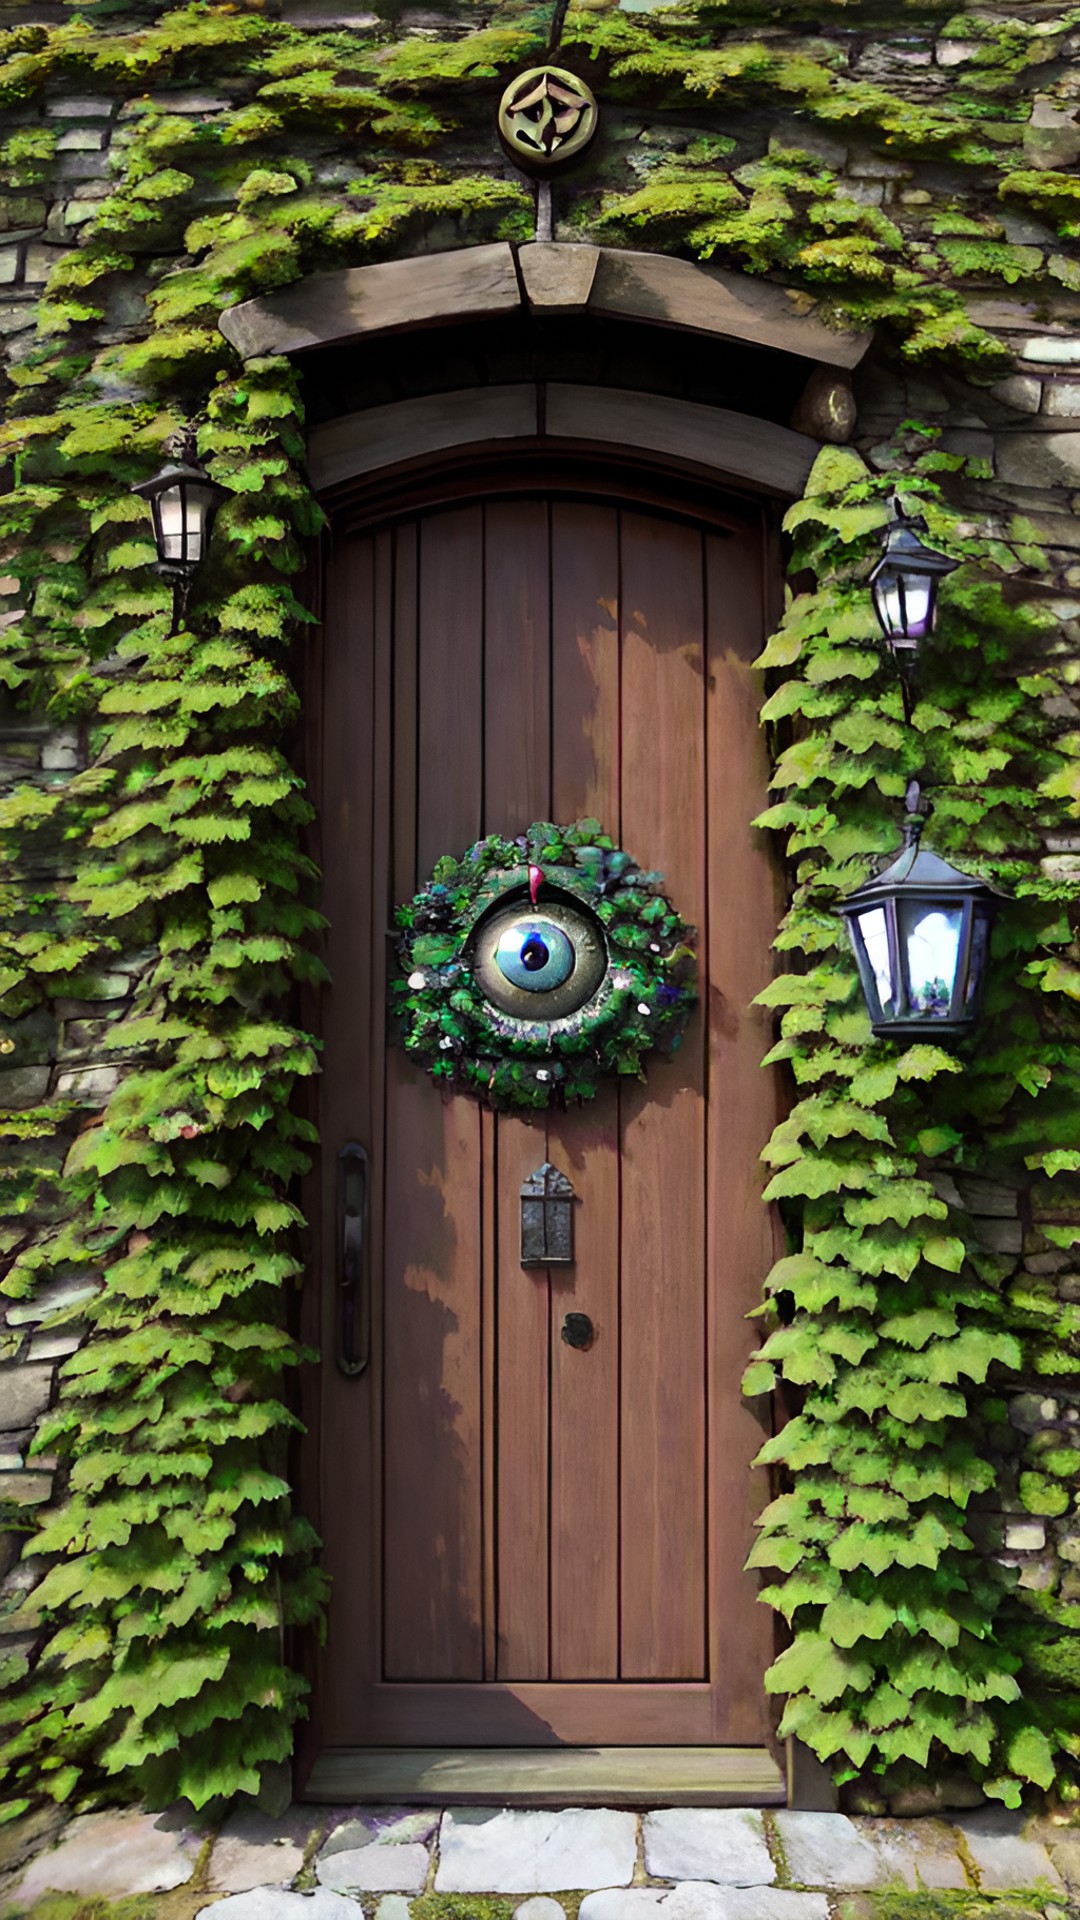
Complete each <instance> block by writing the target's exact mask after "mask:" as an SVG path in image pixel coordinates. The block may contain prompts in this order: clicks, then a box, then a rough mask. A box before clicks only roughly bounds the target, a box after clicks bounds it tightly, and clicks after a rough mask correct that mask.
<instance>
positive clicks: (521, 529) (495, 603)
mask: <svg viewBox="0 0 1080 1920" xmlns="http://www.w3.org/2000/svg"><path fill="white" fill-rule="evenodd" d="M548 539H549V536H548V508H547V505H546V503H545V502H544V501H542V500H508V501H499V502H493V503H492V504H491V505H490V506H488V508H487V509H486V515H485V538H484V775H485V777H484V832H485V833H505V834H507V835H510V836H513V835H514V834H517V833H524V831H525V828H526V827H527V826H529V825H530V824H531V822H532V821H533V820H546V819H547V817H548V808H549V806H550V804H551V648H550V630H551V608H550V594H549V545H548Z"/></svg>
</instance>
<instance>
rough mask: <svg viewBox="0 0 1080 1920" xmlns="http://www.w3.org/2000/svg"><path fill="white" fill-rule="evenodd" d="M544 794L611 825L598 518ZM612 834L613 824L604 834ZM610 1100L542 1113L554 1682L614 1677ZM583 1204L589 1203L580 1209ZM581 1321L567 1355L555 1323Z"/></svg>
mask: <svg viewBox="0 0 1080 1920" xmlns="http://www.w3.org/2000/svg"><path fill="white" fill-rule="evenodd" d="M551 575H552V629H551V632H552V796H551V806H552V813H553V815H554V817H555V818H556V819H558V820H576V819H583V818H587V817H589V816H593V817H595V818H597V819H599V820H603V821H610V822H612V823H614V822H616V821H617V820H618V818H619V754H618V725H617V721H618V711H619V632H618V604H619V529H618V521H617V516H616V515H615V514H614V513H612V512H611V511H610V509H608V508H605V507H595V506H592V505H575V506H568V505H566V504H557V505H555V506H553V508H552V548H551ZM613 830H614V827H613ZM618 1131H619V1090H618V1088H617V1087H615V1086H608V1087H605V1088H604V1089H603V1090H602V1091H601V1092H600V1093H599V1094H598V1096H597V1098H596V1099H595V1100H593V1101H592V1102H591V1103H590V1104H589V1105H588V1106H586V1107H582V1108H581V1109H580V1110H579V1111H578V1112H577V1113H567V1114H558V1113H555V1114H552V1115H551V1117H550V1119H549V1121H548V1150H549V1158H551V1159H552V1160H553V1161H554V1162H555V1164H556V1165H557V1166H560V1167H561V1168H562V1169H563V1171H564V1172H565V1173H567V1174H568V1175H569V1177H570V1180H571V1181H572V1183H573V1186H574V1190H575V1192H576V1193H577V1194H578V1195H580V1196H581V1203H580V1204H579V1205H578V1206H577V1207H576V1208H575V1215H576V1218H575V1221H574V1234H575V1251H576V1254H577V1262H576V1265H575V1266H574V1267H573V1268H572V1269H571V1270H570V1271H569V1272H564V1273H553V1274H552V1276H551V1289H552V1296H553V1307H554V1311H553V1313H552V1316H551V1393H552V1399H551V1506H552V1527H551V1577H550V1584H551V1621H552V1665H551V1676H552V1679H553V1680H602V1679H604V1678H605V1676H607V1675H610V1674H615V1673H618V1671H619V1342H618V1325H619V1258H620V1246H621V1225H620V1209H619V1179H620V1171H619V1155H618ZM586 1196H587V1202H588V1203H587V1204H586ZM571 1310H574V1311H576V1312H578V1313H587V1314H588V1315H589V1318H590V1319H591V1320H592V1322H593V1325H594V1326H595V1328H596V1330H597V1338H596V1343H595V1345H594V1346H593V1347H591V1348H590V1349H589V1351H588V1352H587V1353H577V1352H575V1351H574V1349H573V1348H572V1347H568V1346H567V1344H566V1342H565V1341H564V1340H563V1339H562V1337H561V1326H562V1321H563V1317H564V1315H565V1314H566V1313H567V1312H569V1311H571Z"/></svg>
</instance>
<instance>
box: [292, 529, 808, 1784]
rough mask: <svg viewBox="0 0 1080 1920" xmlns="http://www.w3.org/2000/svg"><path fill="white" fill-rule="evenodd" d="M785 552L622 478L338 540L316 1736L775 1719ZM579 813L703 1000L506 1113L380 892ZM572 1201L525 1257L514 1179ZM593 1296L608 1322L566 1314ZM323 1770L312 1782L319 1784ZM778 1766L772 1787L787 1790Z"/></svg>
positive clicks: (329, 818) (594, 1732)
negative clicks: (769, 760)
mask: <svg viewBox="0 0 1080 1920" xmlns="http://www.w3.org/2000/svg"><path fill="white" fill-rule="evenodd" d="M763 575H764V568H763V550H762V538H761V534H760V530H759V527H758V526H757V524H756V523H755V521H754V520H753V518H752V517H751V518H748V519H747V520H745V521H742V520H740V519H738V518H732V519H730V520H729V521H728V522H726V523H725V522H723V521H720V522H714V523H713V524H711V525H706V524H703V523H699V522H695V521H693V520H691V519H689V518H679V517H676V516H674V515H670V514H663V513H660V512H650V511H646V510H644V509H643V508H642V507H640V506H621V505H619V504H618V503H617V502H615V501H597V500H596V499H595V498H593V499H574V498H572V497H565V496H564V497H556V496H552V497H548V498H528V497H505V496H504V497H503V498H501V499H498V498H492V499H489V500H485V501H479V502H473V503H470V504H467V505H462V506H457V507H452V508H447V509H444V510H437V511H435V510H433V511H427V512H425V513H423V514H421V515H418V516H417V517H416V518H413V519H400V520H398V521H397V522H396V523H395V524H394V525H392V526H391V527H388V528H385V529H381V530H376V531H373V532H361V533H355V534H352V535H337V536H335V540H334V542H333V545H332V548H331V554H330V559H329V564H328V573H327V584H326V598H325V607H324V620H323V630H322V641H321V664H320V666H319V667H318V669H317V676H321V693H320V695H319V698H318V701H317V705H318V707H319V710H320V712H321V729H320V730H321V739H320V740H319V742H318V746H317V779H318V783H319V788H320V790H321V804H320V814H321V842H322V844H321V858H322V863H323V868H324V872H325V878H326V891H325V911H326V913H327V916H328V919H329V934H328V942H329V964H330V969H331V973H332V986H331V987H330V989H329V990H328V991H327V993H326V994H325V998H324V1006H323V1018H322V1031H323V1038H324V1044H325V1053H324V1061H323V1073H322V1081H321V1093H320V1116H319V1119H320V1130H321V1136H322V1142H323V1147H322V1162H321V1176H320V1178H321V1186H320V1187H319V1188H318V1189H317V1190H314V1189H313V1191H316V1199H315V1202H314V1204H313V1208H312V1210H315V1211H317V1212H318V1214H319V1216H320V1221H321V1236H320V1237H321V1245H322V1250H321V1254H320V1256H319V1270H320V1280H319V1287H318V1289H309V1292H311V1293H313V1294H314V1295H315V1296H316V1297H317V1299H318V1302H319V1320H320V1325H319V1329H318V1334H317V1336H316V1337H317V1339H318V1344H319V1345H320V1346H321V1349H322V1352H323V1356H324V1365H323V1367H322V1369H321V1387H320V1392H321V1412H320V1414H319V1418H318V1458H317V1463H314V1464H313V1463H312V1462H311V1461H309V1465H311V1464H313V1471H314V1472H315V1473H316V1474H317V1478H318V1496H317V1497H318V1517H319V1521H320V1525H321V1530H322V1533H323V1537H324V1542H325V1562H326V1565H327V1567H328V1569H329V1571H330V1573H331V1575H332V1577H333V1596H332V1600H331V1615H330V1632H329V1639H328V1643H327V1646H326V1648H325V1650H324V1653H323V1654H322V1656H321V1662H320V1664H321V1673H320V1678H319V1683H318V1689H317V1693H318V1700H317V1720H316V1726H315V1729H314V1731H313V1736H312V1737H313V1745H314V1747H315V1749H316V1750H317V1751H318V1752H320V1753H323V1754H325V1753H326V1752H327V1751H328V1750H329V1751H335V1750H336V1751H338V1752H339V1753H340V1752H343V1751H346V1750H350V1749H364V1750H368V1751H370V1750H373V1749H388V1748H393V1749H413V1748H415V1749H442V1750H446V1749H464V1748H472V1747H486V1748H492V1747H494V1748H529V1747H541V1748H543V1747H551V1746H554V1745H559V1744H567V1745H570V1746H575V1747H593V1748H609V1747H610V1748H617V1747H641V1746H648V1747H665V1748H676V1747H689V1746H742V1747H756V1748H759V1749H761V1748H763V1747H764V1742H765V1739H766V1726H767V1723H766V1716H765V1702H764V1696H763V1692H762V1673H763V1670H764V1668H765V1666H766V1665H767V1664H768V1660H769V1658H770V1645H771V1625H770V1618H769V1615H768V1613H767V1611H766V1609H764V1608H761V1607H759V1606H756V1605H755V1604H754V1593H755V1587H754V1582H753V1580H752V1578H751V1577H749V1576H747V1575H746V1574H744V1573H743V1572H742V1571H741V1569H742V1566H743V1562H744V1560H745V1557H746V1554H747V1551H748V1549H749V1546H750V1544H751V1541H752V1537H753V1536H752V1530H751V1529H752V1520H753V1516H754V1513H755V1511H757V1510H759V1508H760V1505H761V1503H762V1500H763V1488H762V1485H761V1478H760V1476H759V1475H757V1474H755V1473H754V1472H753V1471H752V1470H751V1466H750V1462H751V1460H752V1457H753V1455H754V1453H755V1451H756V1449H757V1447H758V1446H759V1445H760V1441H761V1429H760V1426H759V1425H758V1424H757V1422H756V1421H755V1419H754V1417H753V1414H752V1412H751V1411H750V1410H749V1409H748V1408H747V1406H746V1405H745V1403H744V1402H743V1401H742V1400H741V1398H740V1392H739V1379H740V1374H741V1371H742V1368H743V1365H744V1363H745V1358H746V1355H747V1352H748V1350H749V1348H750V1347H751V1346H752V1344H753V1335H752V1333H751V1332H750V1330H749V1329H748V1326H747V1323H746V1320H745V1317H744V1316H745V1315H746V1313H747V1311H748V1310H749V1309H750V1308H751V1307H753V1306H754V1305H756V1304H757V1301H758V1299H759V1298H760V1286H761V1279H762V1276H763V1274H764V1273H765V1271H766V1270H767V1268H768V1265H769V1263H770V1259H771V1257H772V1246H771V1235H770V1224H769V1220H768V1216H767V1212H766V1209H765V1208H764V1207H763V1206H762V1203H761V1200H760V1193H761V1186H762V1177H761V1171H760V1166H759V1160H758V1156H759V1153H760V1150H761V1147H762V1145H763V1143H764V1141H765V1140H766V1138H767V1137H768V1133H769V1130H770V1126H771V1124H772V1121H773V1118H774V1117H775V1112H774V1100H775V1094H774V1090H773V1087H772V1085H771V1077H770V1076H769V1075H768V1074H767V1073H762V1071H761V1068H760V1065H759V1062H760V1060H761V1057H762V1054H763V1053H764V1051H765V1049H766V1047H767V1045H768V1030H767V1023H766V1022H765V1020H764V1019H763V1017H762V1015H761V1014H760V1013H755V1012H754V1011H753V1010H752V1009H751V1007H750V1002H751V1000H752V998H753V996H754V994H755V992H756V991H757V990H758V988H759V987H760V986H761V985H762V983H763V982H764V980H765V979H767V978H768V975H769V970H770V969H769V945H770V940H771V937H772V933H773V930H774V926H775V915H776V888H775V879H774V875H773V872H772V869H771V866H770V863H769V861H768V859H767V857H766V855H765V853H764V851H763V849H762V847H761V845H760V844H759V842H760V835H755V834H754V833H753V832H752V830H751V828H750V825H749V823H750V821H751V819H752V818H753V816H754V814H755V813H756V812H758V811H759V810H760V808H761V807H762V806H763V805H764V804H765V782H766V777H767V775H766V765H765V756H764V749H763V744H762V741H761V738H760V730H759V727H758V720H757V689H756V686H755V682H754V676H753V675H752V674H751V672H750V670H749V662H750V661H751V660H752V659H753V657H754V655H755V653H756V651H757V650H758V648H759V646H760V644H761V639H762V631H763V615H762V595H763ZM583 815H595V816H596V817H597V818H598V819H599V820H600V821H601V822H602V823H603V825H604V827H605V828H606V829H607V830H608V831H609V832H610V833H611V834H612V835H613V836H614V838H615V839H616V841H617V842H618V843H619V844H621V845H622V846H624V847H625V848H626V849H627V850H628V851H629V852H631V853H632V854H633V855H634V857H635V858H636V859H638V860H639V861H640V862H641V864H642V865H643V866H645V867H648V868H659V869H660V870H661V871H662V872H663V874H664V876H665V890H666V891H667V893H668V894H669V896H670V898H671V900H672V901H673V903H674V905H675V906H676V908H677V910H678V911H679V912H680V913H681V914H682V915H683V917H684V918H685V919H687V920H689V921H691V922H693V923H695V924H696V925H697V926H698V928H699V929H700V965H701V979H700V987H701V1003H700V1006H699V1008H698V1010H697V1011H696V1013H695V1014H694V1016H693V1018H692V1021H691V1024H690V1027H689V1030H688V1033H687V1035H686V1038H685V1040H684V1042H683V1045H682V1047H681V1049H680V1051H679V1052H678V1053H677V1054H676V1055H675V1056H674V1057H673V1058H671V1059H666V1058H658V1059H657V1060H656V1063H655V1065H653V1066H651V1068H650V1071H649V1078H648V1083H647V1084H645V1085H641V1084H638V1083H636V1082H626V1081H624V1082H622V1083H621V1084H619V1085H614V1084H613V1085H611V1086H610V1087H609V1088H608V1089H606V1090H605V1091H604V1092H603V1093H602V1094H601V1095H600V1097H598V1098H597V1099H596V1100H595V1101H593V1102H591V1103H589V1104H588V1105H586V1106H584V1107H582V1108H580V1109H577V1110H573V1111H569V1112H565V1113H559V1114H553V1115H551V1116H550V1117H547V1118H545V1117H543V1116H540V1117H537V1118H533V1119H529V1120H522V1119H519V1118H516V1117H507V1116H501V1117H496V1116H494V1115H492V1114H490V1113H487V1112H484V1111H482V1110H481V1109H480V1107H479V1106H478V1105H477V1104H476V1103H475V1102H474V1101H473V1100H471V1099H469V1098H467V1097H464V1096H457V1097H453V1098H444V1097H443V1096H442V1095H441V1094H440V1092H439V1091H438V1090H437V1089H436V1088H435V1086H433V1085H432V1083H431V1082H430V1081H429V1080H428V1078H427V1077H426V1076H425V1075H424V1074H423V1073H422V1072H421V1071H420V1070H419V1069H418V1068H417V1067H415V1066H414V1065H413V1064H412V1063H411V1062H409V1061H408V1060H406V1058H405V1056H404V1055H403V1053H402V1051H401V1050H400V1048H399V1047H398V1046H396V1045H395V1044H394V1043H393V1039H392V1037H390V1036H388V1032H387V1015H386V988H387V968H388V961H389V959H390V955H391V943H390V941H389V940H388V938H387V932H388V929H389V928H390V927H391V925H392V908H393V904H394V902H395V901H400V900H405V899H408V898H409V896H410V895H411V894H412V893H413V892H414V890H415V889H416V887H417V886H418V885H419V884H421V883H422V882H423V881H424V880H425V879H426V878H427V877H428V876H429V874H430V872H431V869H432V867H433V865H434V863H435V861H436V860H437V859H438V857H439V856H440V854H442V853H444V852H452V853H455V854H458V853H460V852H462V851H463V850H464V849H465V848H466V847H468V846H469V845H470V843H472V842H473V841H475V840H476V839H478V838H479V837H480V836H481V835H482V834H484V833H488V832H493V831H499V832H502V833H508V834H515V833H518V832H520V831H522V829H524V828H525V827H526V826H527V825H528V824H529V823H530V822H531V821H532V820H535V819H555V820H560V821H571V820H574V819H576V818H579V817H581V816H583ZM348 1140H353V1141H358V1142H360V1143H361V1144H362V1145H363V1146H364V1147H365V1148H366V1150H367V1152H368V1154H369V1155H370V1167H371V1200H370V1245H369V1276H370V1284H371V1361H370V1365H369V1367H368V1369H367V1371H366V1372H365V1373H364V1374H363V1375H362V1376H361V1377H359V1378H347V1377H345V1376H344V1375H342V1374H341V1372H340V1371H339V1370H338V1369H337V1368H336V1366H335V1363H334V1353H335V1347H336V1344H337V1341H338V1333H339V1330H338V1326H337V1322H336V1313H337V1307H336V1298H335V1281H336V1279H337V1271H336V1263H337V1260H338V1249H339V1244H340V1228H339V1220H338V1208H339V1205H340V1201H339V1195H338V1190H337V1155H338V1150H339V1148H340V1146H341V1145H342V1144H343V1143H344V1142H345V1141H348ZM545 1160H550V1161H552V1162H553V1163H554V1164H555V1166H556V1167H558V1168H559V1169H561V1170H562V1171H563V1172H565V1173H566V1174H568V1175H569V1177H570V1179H571V1181H572V1183H573V1186H574V1190H575V1193H576V1194H577V1196H578V1204H577V1207H576V1227H575V1231H576V1263H575V1265H574V1266H573V1267H571V1268H568V1269H561V1270H556V1269H551V1270H549V1271H544V1270H541V1271H527V1270H523V1269H522V1266H521V1264H520V1234H519V1198H518V1195H519V1189H520V1186H521V1184H522V1181H523V1180H524V1179H525V1178H526V1177H527V1176H528V1175H529V1174H530V1173H531V1172H532V1171H533V1170H534V1169H535V1168H537V1167H538V1166H539V1165H540V1163H541V1162H543V1161H545ZM571 1310H573V1311H575V1312H583V1313H586V1314H587V1315H588V1316H589V1318H590V1319H591V1321H592V1322H593V1324H594V1327H595V1330H596V1337H595V1339H594V1341H593V1344H592V1345H591V1346H590V1347H589V1348H588V1349H587V1350H586V1351H579V1350H576V1349H575V1348H573V1347H572V1346H570V1345H569V1344H567V1343H566V1341H564V1340H563V1338H562V1337H561V1332H562V1326H563V1321H564V1318H565V1315H566V1313H567V1312H568V1311H571ZM327 1779H328V1776H327V1775H326V1773H325V1770H322V1771H321V1775H320V1786H321V1790H322V1791H323V1792H326V1791H327ZM773 1797H775V1796H773Z"/></svg>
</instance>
